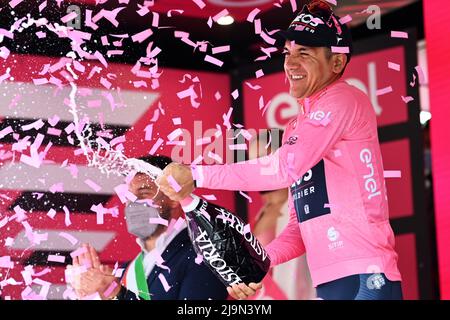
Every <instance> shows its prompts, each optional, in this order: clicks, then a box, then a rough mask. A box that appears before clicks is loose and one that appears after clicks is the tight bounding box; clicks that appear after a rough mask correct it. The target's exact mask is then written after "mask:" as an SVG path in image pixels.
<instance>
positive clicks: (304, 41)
mask: <svg viewBox="0 0 450 320" xmlns="http://www.w3.org/2000/svg"><path fill="white" fill-rule="evenodd" d="M311 11H313V12H314V13H311V12H310V10H309V8H308V5H304V6H303V9H302V11H300V13H299V14H298V15H297V17H295V19H294V20H293V21H292V22H291V24H290V25H289V28H288V29H287V30H280V31H278V32H276V33H275V34H274V35H273V37H274V38H275V39H276V43H275V44H276V45H277V46H283V45H284V43H285V41H286V40H290V41H294V42H295V43H296V44H300V45H304V46H307V47H327V48H330V49H331V48H332V47H336V48H339V49H341V50H339V52H345V51H346V50H347V48H348V53H347V56H348V61H350V57H351V55H352V53H353V45H352V36H351V33H350V29H349V28H348V27H347V25H345V24H342V23H340V22H339V19H340V18H339V17H338V16H336V15H335V14H334V12H333V11H332V9H331V8H330V10H329V12H328V13H327V12H326V11H324V10H311ZM333 51H334V52H338V51H336V50H333Z"/></svg>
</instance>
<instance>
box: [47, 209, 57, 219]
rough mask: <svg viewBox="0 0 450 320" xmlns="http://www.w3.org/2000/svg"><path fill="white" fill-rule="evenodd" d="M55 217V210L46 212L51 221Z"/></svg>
mask: <svg viewBox="0 0 450 320" xmlns="http://www.w3.org/2000/svg"><path fill="white" fill-rule="evenodd" d="M55 215H56V211H55V209H50V210H48V212H47V216H49V217H50V218H51V219H54V218H55Z"/></svg>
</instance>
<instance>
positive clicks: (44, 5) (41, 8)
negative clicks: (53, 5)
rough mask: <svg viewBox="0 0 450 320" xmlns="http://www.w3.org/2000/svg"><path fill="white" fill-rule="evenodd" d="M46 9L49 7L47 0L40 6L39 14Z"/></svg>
mask: <svg viewBox="0 0 450 320" xmlns="http://www.w3.org/2000/svg"><path fill="white" fill-rule="evenodd" d="M45 7H47V0H46V1H44V2H42V3H41V4H40V5H39V12H41V11H42V10H44V9H45Z"/></svg>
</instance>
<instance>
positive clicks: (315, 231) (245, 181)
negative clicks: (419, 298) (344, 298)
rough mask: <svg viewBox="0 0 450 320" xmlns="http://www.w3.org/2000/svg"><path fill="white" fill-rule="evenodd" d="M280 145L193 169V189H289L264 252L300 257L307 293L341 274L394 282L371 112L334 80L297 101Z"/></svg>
mask: <svg viewBox="0 0 450 320" xmlns="http://www.w3.org/2000/svg"><path fill="white" fill-rule="evenodd" d="M299 102H300V104H301V105H303V107H304V109H305V112H303V113H302V114H299V115H298V116H297V117H296V118H295V119H293V121H291V122H290V123H289V124H288V126H287V128H286V131H285V134H284V137H283V145H282V146H281V147H280V148H279V149H278V150H277V151H276V152H275V153H274V154H272V155H269V156H266V157H262V158H260V159H257V160H251V161H246V162H240V163H234V164H226V165H213V166H197V167H196V169H195V175H196V180H197V181H196V182H197V186H199V187H204V188H209V189H225V190H242V191H257V190H274V189H281V188H286V187H289V188H290V195H289V211H290V219H289V223H288V225H287V227H286V228H285V230H284V231H283V232H282V233H281V234H280V236H279V237H277V238H276V239H275V240H274V241H272V242H271V243H270V244H269V245H268V246H267V247H266V249H267V251H268V253H269V256H270V258H271V260H272V265H277V264H280V263H283V262H286V261H288V260H290V259H293V258H295V257H297V256H299V255H301V254H303V253H305V252H306V253H307V260H308V265H309V268H310V271H311V277H312V280H313V284H314V286H317V285H319V284H322V283H326V282H329V281H332V280H336V279H340V278H343V277H346V276H349V275H354V274H364V273H374V272H379V273H385V275H386V277H387V278H388V279H389V280H391V281H400V280H401V276H400V272H399V271H398V268H397V259H398V258H397V254H396V252H395V251H394V234H393V231H392V229H391V226H390V224H389V210H388V202H387V197H386V186H385V181H384V176H383V163H382V158H381V152H380V146H379V142H378V134H377V123H376V116H375V112H374V110H373V108H372V105H371V103H370V101H369V99H368V97H367V96H366V95H365V94H364V93H363V92H362V91H360V90H358V89H357V88H355V87H353V86H351V85H349V84H347V83H345V82H343V81H337V82H335V83H333V84H332V85H330V86H328V87H327V88H325V89H323V90H321V91H320V92H318V93H316V94H314V95H313V96H311V97H309V98H306V99H304V100H302V101H299Z"/></svg>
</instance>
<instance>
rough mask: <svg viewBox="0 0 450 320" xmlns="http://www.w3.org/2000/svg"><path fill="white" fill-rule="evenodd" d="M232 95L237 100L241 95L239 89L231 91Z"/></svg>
mask: <svg viewBox="0 0 450 320" xmlns="http://www.w3.org/2000/svg"><path fill="white" fill-rule="evenodd" d="M231 96H232V97H233V99H234V100H236V99H237V98H238V97H239V90H238V89H236V90H234V91H233V92H232V93H231Z"/></svg>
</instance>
